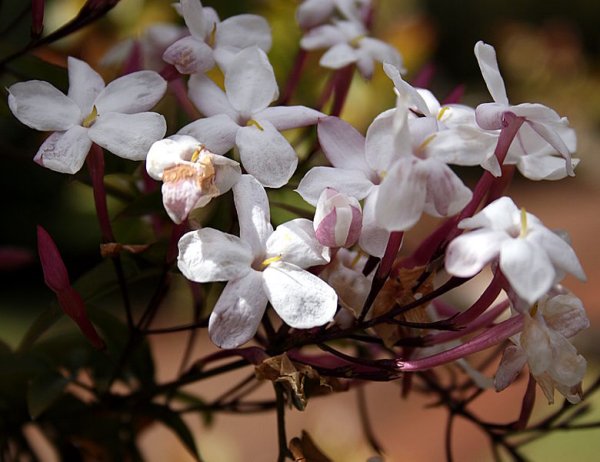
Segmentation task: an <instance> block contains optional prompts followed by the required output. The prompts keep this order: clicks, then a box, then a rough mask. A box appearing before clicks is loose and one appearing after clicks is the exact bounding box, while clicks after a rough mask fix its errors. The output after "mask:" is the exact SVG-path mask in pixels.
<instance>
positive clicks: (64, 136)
mask: <svg viewBox="0 0 600 462" xmlns="http://www.w3.org/2000/svg"><path fill="white" fill-rule="evenodd" d="M91 147H92V140H90V137H89V136H88V131H87V129H86V128H83V127H82V126H80V125H75V126H74V127H73V128H70V129H69V130H67V131H66V132H55V133H52V134H51V135H50V136H49V137H48V138H46V141H44V143H43V144H42V145H41V146H40V149H38V152H37V154H36V155H35V158H34V159H33V160H34V161H35V162H37V163H38V164H40V165H41V166H42V167H46V168H49V169H50V170H54V171H55V172H61V173H70V174H75V173H77V172H78V171H79V170H81V167H82V166H83V163H84V162H85V158H86V157H87V154H88V152H89V151H90V148H91Z"/></svg>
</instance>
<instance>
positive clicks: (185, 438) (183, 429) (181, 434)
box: [148, 404, 202, 461]
mask: <svg viewBox="0 0 600 462" xmlns="http://www.w3.org/2000/svg"><path fill="white" fill-rule="evenodd" d="M148 411H149V414H150V416H151V417H153V418H155V419H156V420H159V421H160V422H162V423H163V424H164V425H165V426H166V427H168V428H169V429H171V430H172V431H173V433H175V434H176V435H177V436H178V438H179V440H180V441H181V443H182V444H183V445H184V446H185V448H186V449H187V450H188V452H189V453H190V454H191V455H192V457H194V459H196V460H197V461H202V457H201V456H200V453H199V452H198V448H197V447H196V441H195V440H194V436H193V435H192V432H191V431H190V429H189V428H188V427H187V425H186V423H185V422H184V421H183V419H182V418H181V416H180V415H179V414H178V413H177V412H175V411H173V410H172V409H171V408H169V407H167V406H162V405H160V404H151V405H150V406H149V409H148Z"/></svg>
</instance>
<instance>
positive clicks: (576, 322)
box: [541, 294, 590, 338]
mask: <svg viewBox="0 0 600 462" xmlns="http://www.w3.org/2000/svg"><path fill="white" fill-rule="evenodd" d="M541 308H542V309H543V311H542V314H543V316H544V320H545V321H546V324H548V327H550V329H552V330H555V331H556V332H558V333H559V334H561V335H562V336H564V337H566V338H570V337H573V336H574V335H576V334H577V333H579V332H581V331H582V330H584V329H587V328H588V327H589V326H590V320H589V319H588V317H587V315H586V313H585V308H584V307H583V304H582V303H581V300H579V299H578V298H577V297H575V296H574V295H571V294H561V295H556V296H554V297H552V298H551V299H549V300H547V301H546V302H545V304H544V305H543V306H542V307H541Z"/></svg>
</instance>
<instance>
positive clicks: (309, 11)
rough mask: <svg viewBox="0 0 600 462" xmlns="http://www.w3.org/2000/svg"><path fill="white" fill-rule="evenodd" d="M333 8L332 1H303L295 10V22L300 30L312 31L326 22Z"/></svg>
mask: <svg viewBox="0 0 600 462" xmlns="http://www.w3.org/2000/svg"><path fill="white" fill-rule="evenodd" d="M335 6H336V5H335V3H334V2H333V1H332V0H305V1H304V2H302V3H301V4H300V5H298V8H297V9H296V21H298V25H299V26H300V27H301V28H302V29H312V28H313V27H315V26H318V25H319V24H322V23H324V22H325V21H327V19H328V18H329V16H331V15H332V14H333V11H334V9H335Z"/></svg>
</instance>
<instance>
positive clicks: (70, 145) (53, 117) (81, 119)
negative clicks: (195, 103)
mask: <svg viewBox="0 0 600 462" xmlns="http://www.w3.org/2000/svg"><path fill="white" fill-rule="evenodd" d="M68 68H69V93H68V94H67V95H65V94H64V93H62V92H61V91H59V90H58V89H56V88H55V87H54V86H52V85H50V84H49V83H48V82H43V81H40V80H30V81H28V82H21V83H16V84H14V85H12V86H11V87H10V88H9V89H8V92H9V96H8V105H9V107H10V110H11V111H12V112H13V114H14V115H15V117H17V119H19V120H20V121H21V122H22V123H24V124H25V125H27V126H28V127H31V128H34V129H36V130H40V131H54V132H55V133H53V134H51V135H50V136H49V137H48V138H47V139H46V141H44V143H43V144H42V146H41V147H40V149H39V150H38V152H37V154H36V156H35V159H34V160H35V161H36V162H37V163H39V164H40V165H43V166H44V167H47V168H49V169H51V170H55V171H57V172H62V173H76V172H77V171H79V169H81V166H82V165H83V162H84V161H85V158H86V156H87V153H88V151H89V150H90V147H91V146H92V142H94V143H96V144H98V145H100V146H102V147H103V148H105V149H107V150H109V151H111V152H112V153H113V154H116V155H117V156H119V157H123V158H125V159H131V160H143V159H144V158H145V157H146V153H147V152H148V149H149V148H150V146H151V145H152V143H154V142H155V141H156V140H158V139H160V138H162V137H163V136H164V135H165V131H166V123H165V119H164V118H163V116H161V115H160V114H156V113H154V112H144V111H147V110H148V109H150V108H152V107H153V106H154V105H155V104H156V103H157V102H158V101H159V100H160V99H161V98H162V96H163V95H164V93H165V90H166V88H167V83H166V82H165V80H164V79H163V78H162V77H161V76H160V75H158V74H157V73H156V72H153V71H140V72H134V73H132V74H128V75H125V76H123V77H120V78H118V79H116V80H114V81H113V82H111V83H109V84H108V85H107V86H106V87H105V85H104V81H103V80H102V77H100V75H98V74H97V73H96V72H95V71H94V70H93V69H92V68H91V67H90V66H88V65H87V64H86V63H84V62H83V61H80V60H78V59H75V58H71V57H69V60H68Z"/></svg>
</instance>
